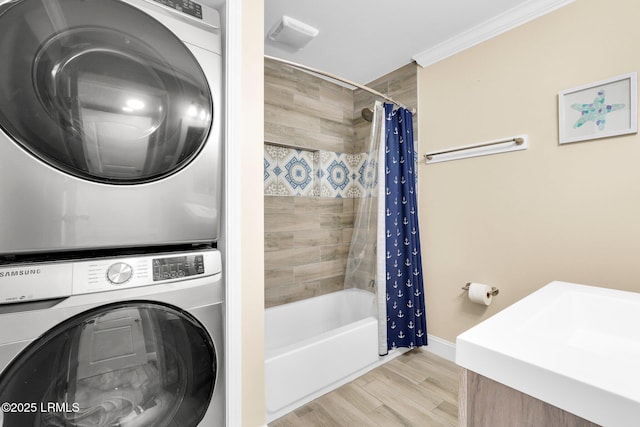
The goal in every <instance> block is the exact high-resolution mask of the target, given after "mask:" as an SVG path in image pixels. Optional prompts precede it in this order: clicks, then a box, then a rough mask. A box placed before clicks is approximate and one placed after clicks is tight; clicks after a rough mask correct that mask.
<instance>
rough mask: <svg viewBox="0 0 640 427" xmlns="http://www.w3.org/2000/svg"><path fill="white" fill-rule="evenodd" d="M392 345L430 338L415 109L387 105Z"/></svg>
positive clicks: (419, 342)
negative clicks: (416, 172)
mask: <svg viewBox="0 0 640 427" xmlns="http://www.w3.org/2000/svg"><path fill="white" fill-rule="evenodd" d="M384 111H385V117H386V123H385V132H386V138H385V139H386V148H385V153H386V154H385V172H386V179H385V182H386V196H385V212H386V219H385V228H386V274H387V280H386V282H387V283H386V285H387V286H386V287H387V347H388V348H389V349H393V348H396V347H409V348H413V347H417V346H423V345H426V344H427V327H426V320H425V319H426V315H425V307H424V287H423V282H422V262H421V257H420V233H419V230H418V212H417V209H418V208H417V202H416V186H415V174H414V169H415V166H416V163H415V154H414V148H413V122H412V114H411V112H410V111H408V110H407V109H406V108H399V109H398V110H396V111H393V105H392V104H385V105H384Z"/></svg>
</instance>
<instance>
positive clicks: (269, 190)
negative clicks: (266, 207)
mask: <svg viewBox="0 0 640 427" xmlns="http://www.w3.org/2000/svg"><path fill="white" fill-rule="evenodd" d="M375 183H376V162H375V160H372V161H367V156H366V155H365V154H347V153H338V152H333V151H322V150H313V151H312V150H303V149H295V148H287V147H281V146H277V145H271V144H265V145H264V194H265V195H278V196H315V197H338V198H356V197H368V196H370V195H371V194H370V193H371V188H373V186H374V185H375Z"/></svg>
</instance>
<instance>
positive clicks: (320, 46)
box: [264, 0, 573, 84]
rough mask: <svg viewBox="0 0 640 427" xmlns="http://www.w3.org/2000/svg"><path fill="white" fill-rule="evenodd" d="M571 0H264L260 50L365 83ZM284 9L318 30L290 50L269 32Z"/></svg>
mask: <svg viewBox="0 0 640 427" xmlns="http://www.w3.org/2000/svg"><path fill="white" fill-rule="evenodd" d="M572 1H573V0H473V1H469V0H447V1H441V0H440V1H437V0H394V1H381V0H265V3H264V7H265V10H264V12H265V13H264V15H265V22H264V25H265V54H267V55H271V56H275V57H278V58H283V59H287V60H289V61H293V62H297V63H300V64H304V65H307V66H309V67H313V68H316V69H319V70H323V71H326V72H330V73H333V74H335V75H338V76H341V77H344V78H346V79H349V80H352V81H354V82H356V83H360V84H366V83H368V82H371V81H372V80H375V79H376V78H378V77H381V76H383V75H385V74H387V73H389V72H391V71H393V70H396V69H398V68H400V67H402V66H403V65H406V64H408V63H410V62H411V61H412V60H414V59H415V60H416V61H417V62H418V63H419V64H421V65H423V66H425V65H430V64H431V63H434V62H437V61H438V60H441V59H444V58H445V57H447V56H450V55H451V54H453V53H456V52H459V51H460V50H463V49H465V48H468V47H471V46H472V45H474V44H477V43H479V42H482V41H484V40H487V39H489V38H491V37H493V36H495V35H497V34H500V33H502V32H504V31H507V30H509V29H511V28H514V27H516V26H518V25H521V24H523V23H525V22H528V21H530V20H532V19H535V18H537V17H539V16H541V15H543V14H545V13H548V12H550V11H552V10H555V9H557V8H558V7H561V6H564V5H565V4H567V3H570V2H572ZM282 15H287V16H290V17H291V18H294V19H297V20H298V21H302V22H304V23H305V24H308V25H310V26H312V27H315V28H317V29H318V30H319V34H318V36H317V37H316V38H314V39H313V40H311V41H310V42H309V44H307V45H306V46H305V47H304V48H302V49H300V50H298V51H293V50H291V48H288V47H287V46H286V45H283V44H281V43H276V42H274V41H272V40H270V39H269V38H268V37H267V35H268V34H269V33H270V32H271V30H272V29H273V28H274V27H275V26H276V25H277V24H278V23H279V22H280V19H281V17H282Z"/></svg>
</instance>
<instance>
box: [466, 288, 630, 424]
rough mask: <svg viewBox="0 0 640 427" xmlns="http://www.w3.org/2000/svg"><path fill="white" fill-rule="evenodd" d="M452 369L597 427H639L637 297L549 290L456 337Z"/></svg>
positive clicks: (602, 290)
mask: <svg viewBox="0 0 640 427" xmlns="http://www.w3.org/2000/svg"><path fill="white" fill-rule="evenodd" d="M456 363H457V364H458V365H460V366H462V367H464V368H466V369H468V370H471V371H474V372H476V373H478V374H480V375H483V376H485V377H488V378H491V379H493V380H495V381H498V382H500V383H502V384H504V385H506V386H509V387H511V388H514V389H516V390H519V391H521V392H523V393H526V394H528V395H531V396H533V397H535V398H538V399H540V400H542V401H545V402H547V403H549V404H552V405H554V406H557V407H559V408H561V409H564V410H565V411H568V412H571V413H573V414H575V415H578V416H580V417H582V418H585V419H587V420H589V421H592V422H594V423H597V424H600V425H604V426H633V427H636V426H638V425H640V294H638V293H634V292H624V291H617V290H612V289H605V288H597V287H593V286H585V285H577V284H573V283H566V282H551V283H549V284H548V285H546V286H545V287H543V288H542V289H540V290H538V291H536V292H534V293H533V294H531V295H529V296H527V297H526V298H524V299H522V300H520V301H518V302H517V303H515V304H513V305H512V306H510V307H508V308H506V309H505V310H503V311H501V312H499V313H498V314H496V315H495V316H493V317H491V318H489V319H487V320H485V321H484V322H482V323H480V324H478V325H477V326H475V327H473V328H471V329H469V330H468V331H466V332H464V333H462V334H460V335H459V336H458V338H457V340H456Z"/></svg>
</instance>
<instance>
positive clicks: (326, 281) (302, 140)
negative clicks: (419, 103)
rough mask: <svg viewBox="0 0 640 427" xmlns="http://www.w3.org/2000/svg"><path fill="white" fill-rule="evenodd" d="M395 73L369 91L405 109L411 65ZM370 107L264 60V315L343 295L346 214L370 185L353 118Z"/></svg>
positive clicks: (362, 125)
mask: <svg viewBox="0 0 640 427" xmlns="http://www.w3.org/2000/svg"><path fill="white" fill-rule="evenodd" d="M398 72H399V73H398ZM398 72H394V73H392V74H391V75H390V78H388V79H386V80H385V78H382V79H378V80H377V81H376V82H374V83H375V84H377V85H378V86H377V87H374V88H376V89H377V90H379V91H381V92H383V93H389V94H390V95H391V96H392V97H393V98H394V99H398V100H399V101H401V102H403V103H408V104H407V105H408V106H413V105H415V101H412V100H415V99H416V96H417V86H416V75H415V73H416V69H415V65H412V66H407V67H403V68H402V69H400V70H398ZM403 79H407V83H406V84H404V83H403ZM385 85H386V86H385ZM381 86H385V87H384V88H381ZM389 89H391V90H393V92H390V91H389ZM407 94H410V96H408V95H407ZM374 99H375V97H371V98H368V99H367V98H366V97H365V96H364V95H362V94H359V93H358V91H353V90H351V89H349V88H345V87H342V86H340V85H337V84H334V83H332V82H329V81H326V80H324V79H321V78H318V77H316V76H312V75H310V74H308V73H305V72H302V71H299V70H296V69H294V68H291V67H288V66H284V65H281V64H278V63H276V62H273V61H270V60H265V146H264V151H265V157H264V177H265V196H264V202H265V286H266V289H265V306H266V307H270V306H274V305H279V304H284V303H287V302H292V301H297V300H301V299H305V298H310V297H313V296H317V295H322V294H325V293H329V292H334V291H337V290H341V289H343V287H344V274H345V269H346V262H347V257H348V253H349V244H350V242H351V236H352V234H353V227H354V206H357V204H358V197H359V196H360V193H361V191H362V188H363V185H366V180H367V178H370V175H369V174H368V171H367V167H366V166H367V165H366V164H364V163H363V161H364V158H363V157H362V156H360V155H359V153H362V152H363V151H364V147H365V143H366V141H367V138H368V132H369V126H370V125H369V123H368V122H365V121H364V120H363V119H362V118H361V116H360V110H361V109H362V108H363V106H364V105H366V106H370V105H372V104H373V100H374ZM411 102H414V104H411ZM361 105H362V106H361ZM363 166H364V167H363ZM363 283H364V281H363Z"/></svg>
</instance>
